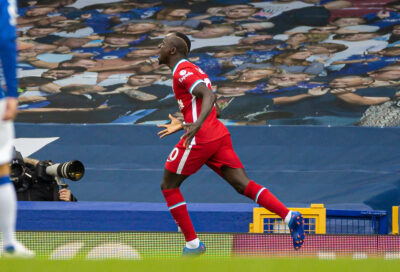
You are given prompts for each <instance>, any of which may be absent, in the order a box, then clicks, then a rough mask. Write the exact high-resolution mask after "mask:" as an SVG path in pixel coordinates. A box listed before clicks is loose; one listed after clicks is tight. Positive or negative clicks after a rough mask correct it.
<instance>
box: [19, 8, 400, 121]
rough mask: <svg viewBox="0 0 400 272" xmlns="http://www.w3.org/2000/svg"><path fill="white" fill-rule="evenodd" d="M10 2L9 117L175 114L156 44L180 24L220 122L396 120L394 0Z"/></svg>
mask: <svg viewBox="0 0 400 272" xmlns="http://www.w3.org/2000/svg"><path fill="white" fill-rule="evenodd" d="M18 12H19V18H18V50H19V52H18V53H19V63H18V78H19V94H20V95H19V109H20V113H19V115H18V118H17V120H16V121H17V122H22V123H78V124H86V123H112V124H161V123H165V122H166V121H167V120H168V114H172V115H174V116H179V115H180V112H179V108H178V105H177V103H176V101H175V97H174V93H173V90H172V74H171V71H170V69H169V68H168V67H167V66H165V65H159V63H158V53H159V48H158V45H159V44H160V43H161V41H162V39H163V38H164V36H165V35H167V34H168V33H170V32H181V33H184V34H186V35H187V36H188V37H189V39H190V40H191V52H190V54H189V56H188V60H189V61H191V62H193V63H195V64H196V65H198V66H199V67H200V68H201V69H203V70H204V71H205V72H206V73H207V74H208V76H209V78H210V80H211V82H212V86H213V89H214V90H215V91H216V94H217V102H216V103H217V104H218V106H219V107H220V108H221V110H222V112H221V113H222V115H221V120H222V121H223V122H224V123H225V124H227V125H254V124H255V125H319V126H320V125H322V126H378V127H397V126H399V124H400V92H398V90H399V88H398V85H399V83H400V63H399V60H400V1H393V0H345V1H344V0H321V1H319V0H298V1H291V0H273V1H260V0H259V1H250V0H231V1H222V0H213V1H202V0H189V1H177V0H158V1H157V0H142V1H130V0H125V1H116V0H58V1H50V0H35V1H31V0H21V1H18Z"/></svg>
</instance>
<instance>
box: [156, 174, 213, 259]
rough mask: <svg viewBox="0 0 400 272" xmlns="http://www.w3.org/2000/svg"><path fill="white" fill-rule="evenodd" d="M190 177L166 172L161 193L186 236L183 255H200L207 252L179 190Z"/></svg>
mask: <svg viewBox="0 0 400 272" xmlns="http://www.w3.org/2000/svg"><path fill="white" fill-rule="evenodd" d="M187 177H188V176H185V175H179V174H176V173H173V172H170V171H168V170H167V169H165V170H164V177H163V181H162V183H161V191H162V193H163V195H164V198H165V201H166V202H167V206H168V209H169V211H170V213H171V215H172V217H173V218H174V220H175V223H176V224H177V226H178V227H179V229H180V230H181V231H182V233H183V235H184V236H185V241H186V245H185V247H184V249H183V255H200V254H202V253H204V252H205V246H204V244H203V243H201V242H200V240H199V238H197V235H196V231H195V230H194V227H193V224H192V220H191V219H190V216H189V212H188V210H187V207H186V202H185V199H184V198H183V195H182V193H181V191H180V189H179V187H180V185H181V184H182V182H183V181H184V180H185V179H186V178H187Z"/></svg>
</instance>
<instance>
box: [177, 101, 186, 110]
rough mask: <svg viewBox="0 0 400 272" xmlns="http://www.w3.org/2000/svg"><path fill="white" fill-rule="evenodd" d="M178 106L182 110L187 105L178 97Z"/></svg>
mask: <svg viewBox="0 0 400 272" xmlns="http://www.w3.org/2000/svg"><path fill="white" fill-rule="evenodd" d="M178 106H179V109H180V110H182V109H183V108H184V107H185V105H183V101H182V99H178Z"/></svg>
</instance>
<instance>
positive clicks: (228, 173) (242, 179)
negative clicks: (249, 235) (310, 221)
mask: <svg viewBox="0 0 400 272" xmlns="http://www.w3.org/2000/svg"><path fill="white" fill-rule="evenodd" d="M221 175H222V177H223V178H224V179H225V180H226V181H227V182H228V183H229V184H230V185H232V187H234V188H235V189H236V191H237V192H239V193H240V194H243V195H245V196H247V197H248V198H250V199H252V200H253V201H254V202H256V203H257V204H259V205H260V206H262V207H264V208H266V209H267V210H269V211H271V212H273V213H276V214H277V215H279V216H280V217H281V218H282V219H283V220H284V222H285V223H286V224H288V226H289V229H290V233H291V235H292V238H293V247H294V249H296V250H297V249H300V247H301V246H302V245H303V243H304V238H305V234H304V227H303V223H304V222H303V217H302V215H301V214H300V213H299V212H294V211H290V210H289V209H288V208H286V206H285V205H283V203H282V202H280V201H279V199H278V198H276V197H275V196H274V195H273V194H272V193H271V192H270V191H269V190H268V189H267V188H265V187H263V186H261V185H259V184H257V183H256V182H254V181H253V180H250V179H249V178H248V177H247V174H246V172H245V170H244V169H243V168H231V167H227V166H223V167H221Z"/></svg>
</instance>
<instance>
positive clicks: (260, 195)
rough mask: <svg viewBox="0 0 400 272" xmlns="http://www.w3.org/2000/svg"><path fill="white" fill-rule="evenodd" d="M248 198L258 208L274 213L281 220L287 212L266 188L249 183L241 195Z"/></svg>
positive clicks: (252, 182)
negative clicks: (257, 205)
mask: <svg viewBox="0 0 400 272" xmlns="http://www.w3.org/2000/svg"><path fill="white" fill-rule="evenodd" d="M243 194H244V195H245V196H247V197H248V198H250V199H252V200H254V202H256V203H257V204H259V205H260V206H262V207H264V208H266V209H267V210H269V211H271V212H273V213H276V214H277V215H279V216H280V217H281V218H282V219H285V217H286V215H287V214H288V212H289V210H288V209H287V208H286V207H285V205H283V204H282V202H280V201H279V200H278V199H277V198H276V197H275V196H274V195H273V194H272V193H271V192H270V191H268V189H267V188H265V187H262V186H261V185H259V184H257V183H255V182H254V181H252V180H251V181H250V182H249V184H248V185H247V187H246V189H245V190H244V193H243Z"/></svg>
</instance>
